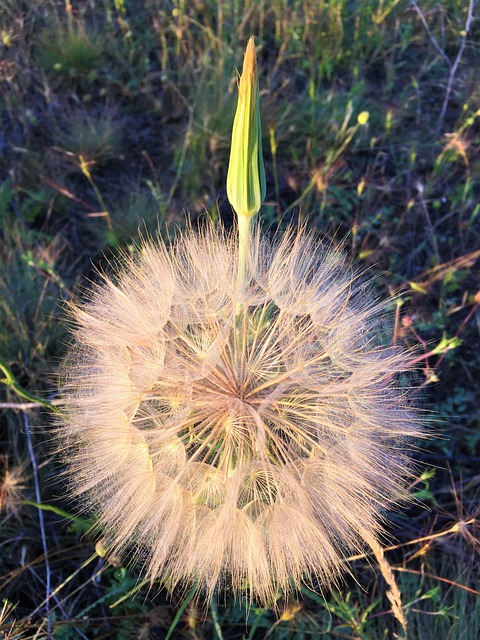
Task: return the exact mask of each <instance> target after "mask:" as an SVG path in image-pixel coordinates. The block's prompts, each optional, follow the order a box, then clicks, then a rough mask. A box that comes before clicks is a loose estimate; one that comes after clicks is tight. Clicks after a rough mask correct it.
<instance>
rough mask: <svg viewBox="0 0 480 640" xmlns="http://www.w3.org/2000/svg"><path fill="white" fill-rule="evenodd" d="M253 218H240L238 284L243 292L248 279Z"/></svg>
mask: <svg viewBox="0 0 480 640" xmlns="http://www.w3.org/2000/svg"><path fill="white" fill-rule="evenodd" d="M252 217H253V216H238V217H237V220H238V272H237V284H238V285H239V287H240V288H241V289H242V290H243V289H244V288H245V283H246V277H247V259H248V253H249V251H250V238H251V222H252Z"/></svg>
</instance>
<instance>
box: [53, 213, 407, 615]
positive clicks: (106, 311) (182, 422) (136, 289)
mask: <svg viewBox="0 0 480 640" xmlns="http://www.w3.org/2000/svg"><path fill="white" fill-rule="evenodd" d="M237 252H238V249H237V245H236V238H235V237H234V236H230V235H229V234H227V233H226V232H224V231H222V230H217V229H214V228H213V227H212V226H210V225H207V227H206V229H205V230H203V231H202V232H200V233H195V232H193V231H192V230H189V231H187V232H185V233H184V234H182V235H179V236H178V238H177V240H176V241H175V242H174V243H173V244H172V246H171V247H169V248H167V247H166V246H165V245H164V244H163V243H162V242H161V241H158V242H157V243H153V242H146V243H144V244H143V246H142V247H141V248H140V250H139V252H138V254H137V255H136V256H135V257H130V258H128V259H127V260H126V264H124V265H123V267H122V268H120V269H119V270H118V272H117V273H116V275H115V276H114V277H113V278H112V279H110V278H108V277H104V278H103V281H102V282H101V283H100V284H99V285H98V286H97V287H96V288H95V289H94V290H93V291H92V292H91V295H90V299H89V300H88V301H87V302H86V303H85V304H83V305H82V306H79V307H76V308H74V309H73V314H74V317H75V320H76V329H75V335H74V342H73V344H72V347H71V351H70V355H69V357H68V358H67V360H66V363H65V367H64V378H65V381H64V389H65V392H64V395H65V403H66V404H65V411H64V415H63V418H62V424H61V425H60V426H59V429H58V435H59V438H60V442H61V449H62V451H63V457H64V461H65V464H66V466H67V468H68V474H69V478H70V483H71V488H72V491H73V493H74V494H75V495H77V496H82V498H83V500H84V503H85V505H86V506H87V507H88V508H89V509H92V510H93V511H94V512H95V513H96V514H97V515H98V517H99V521H100V526H101V529H102V531H103V533H104V535H106V537H107V538H108V540H109V543H110V545H111V548H112V549H114V550H115V551H124V552H129V553H131V554H133V556H134V557H136V558H137V559H139V560H140V562H141V563H142V564H143V567H144V571H145V572H146V574H147V575H149V576H150V577H151V578H152V579H155V578H157V577H160V578H163V579H165V580H167V581H168V583H169V584H170V585H173V586H174V585H176V584H190V583H196V584H198V586H199V589H204V590H206V592H207V594H211V593H212V592H213V590H214V589H216V588H218V587H226V588H232V589H233V591H234V592H235V593H244V592H246V593H247V594H248V595H249V597H250V598H252V599H257V600H259V601H261V602H269V601H270V600H271V599H272V598H274V597H275V595H276V594H277V593H278V591H279V590H282V591H283V592H289V591H290V590H291V589H292V587H299V586H300V585H301V584H302V583H303V582H304V581H305V580H307V581H308V580H309V579H310V578H314V579H315V580H316V581H318V582H320V583H328V582H331V581H332V580H335V579H336V578H337V577H338V575H339V573H340V572H341V571H342V569H343V565H344V558H345V554H346V553H349V552H351V551H352V550H356V549H359V548H360V547H362V546H363V544H364V538H365V532H367V533H368V535H376V534H377V533H378V531H379V530H380V529H381V520H382V517H381V515H380V514H381V513H382V511H383V510H384V509H385V508H386V507H388V506H390V505H391V504H392V503H393V502H394V501H396V500H398V499H399V498H400V497H402V496H403V489H402V487H403V485H404V481H405V478H406V476H407V475H408V463H407V460H406V457H405V455H404V453H403V446H404V441H405V438H406V437H408V436H414V435H416V434H417V432H418V427H417V423H416V419H415V417H414V416H412V414H411V412H410V410H409V409H408V408H407V406H406V403H405V399H404V393H403V392H402V391H401V390H398V389H397V386H398V385H397V377H398V373H399V372H401V371H402V370H404V369H405V368H406V361H407V356H406V354H405V353H403V352H402V351H400V350H398V349H393V348H392V347H391V346H389V345H388V341H387V340H386V338H385V336H384V335H383V332H384V324H385V323H384V319H383V318H384V306H382V305H378V304H376V303H375V302H374V301H373V300H372V297H371V294H370V292H369V287H368V286H367V285H365V282H364V281H363V280H362V279H359V278H357V277H356V276H355V275H354V274H353V273H352V272H351V270H350V269H349V268H348V266H347V265H346V262H345V259H344V256H343V254H342V253H341V252H339V251H337V250H335V249H332V248H324V247H323V246H321V244H320V243H319V242H318V238H317V237H316V236H314V235H309V234H307V233H306V232H305V231H304V230H303V229H300V230H296V231H290V232H288V233H286V234H285V235H284V236H283V237H282V238H281V239H280V240H279V241H278V242H277V243H273V244H270V243H268V242H266V241H263V240H261V239H260V236H259V234H258V233H254V234H253V237H252V243H251V247H250V253H249V255H248V257H247V264H246V269H247V277H246V280H245V281H244V282H242V283H241V286H239V284H238V282H239V281H238V278H237V269H238V255H237Z"/></svg>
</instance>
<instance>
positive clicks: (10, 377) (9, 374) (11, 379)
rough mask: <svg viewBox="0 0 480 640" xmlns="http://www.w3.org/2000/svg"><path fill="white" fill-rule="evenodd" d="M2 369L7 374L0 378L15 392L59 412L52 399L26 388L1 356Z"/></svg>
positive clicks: (0, 380)
mask: <svg viewBox="0 0 480 640" xmlns="http://www.w3.org/2000/svg"><path fill="white" fill-rule="evenodd" d="M0 369H1V370H2V372H3V374H4V375H5V377H4V378H0V382H3V384H5V385H7V387H10V389H12V390H13V391H15V393H16V394H18V395H19V396H20V397H22V398H25V399H26V400H29V401H30V402H37V403H38V404H41V405H42V406H43V407H47V408H48V409H51V410H52V411H53V412H54V413H58V409H57V407H56V406H55V405H54V404H52V403H51V402H50V400H45V399H44V398H40V397H39V396H36V395H34V394H33V393H30V391H27V390H26V389H24V388H23V387H22V386H21V385H20V384H19V383H18V380H17V379H16V377H15V375H14V373H13V371H12V370H11V369H10V367H9V366H8V364H7V363H6V362H5V360H4V359H3V358H1V357H0Z"/></svg>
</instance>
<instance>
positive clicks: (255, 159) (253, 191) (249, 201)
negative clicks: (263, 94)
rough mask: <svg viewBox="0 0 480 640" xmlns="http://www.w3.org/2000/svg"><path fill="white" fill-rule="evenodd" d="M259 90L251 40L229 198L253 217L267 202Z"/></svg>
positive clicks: (234, 135) (241, 87) (240, 86)
mask: <svg viewBox="0 0 480 640" xmlns="http://www.w3.org/2000/svg"><path fill="white" fill-rule="evenodd" d="M258 94H259V89H258V76H257V62H256V57H255V41H254V38H253V36H252V37H251V38H250V40H249V41H248V45H247V49H246V51H245V57H244V59H243V69H242V75H241V77H240V81H239V84H238V104H237V111H236V113H235V120H234V122H233V131H232V145H231V149H230V162H229V165H228V174H227V195H228V199H229V200H230V204H231V205H232V207H233V208H234V209H235V211H236V213H237V215H238V216H239V217H241V216H247V217H248V218H251V217H252V216H253V215H255V214H256V213H258V212H259V211H260V207H261V206H262V202H263V200H264V199H265V191H266V184H265V169H264V167H263V156H262V129H261V124H260V106H259V95H258Z"/></svg>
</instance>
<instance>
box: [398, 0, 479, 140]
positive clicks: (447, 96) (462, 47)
mask: <svg viewBox="0 0 480 640" xmlns="http://www.w3.org/2000/svg"><path fill="white" fill-rule="evenodd" d="M410 2H411V4H412V6H413V8H414V9H415V11H416V12H417V14H418V16H419V18H420V20H421V21H422V23H423V26H424V27H425V31H426V32H427V34H428V37H429V38H430V40H431V42H432V44H433V46H434V47H435V49H436V50H437V51H438V53H439V54H440V55H441V57H442V58H443V59H444V60H445V62H446V63H447V65H448V69H449V76H448V82H447V88H446V90H445V97H444V99H443V104H442V108H441V111H440V116H439V118H438V124H437V130H436V132H435V137H434V139H435V140H438V138H439V137H440V132H441V129H442V125H443V121H444V119H445V114H446V112H447V108H448V103H449V101H450V94H451V92H452V88H453V83H454V81H455V75H456V73H457V69H458V65H459V64H460V61H461V59H462V56H463V52H464V51H465V46H466V44H467V37H468V32H469V31H470V26H471V24H472V18H473V7H474V0H469V3H468V14H467V19H466V22H465V28H464V30H463V35H462V41H461V43H460V47H459V49H458V53H457V56H456V58H455V60H454V62H453V63H452V61H451V60H450V58H449V57H448V56H447V54H446V53H445V51H444V50H443V49H442V47H441V46H440V45H439V44H438V42H437V40H436V38H435V36H434V35H433V33H432V32H431V30H430V27H429V26H428V22H427V20H426V18H425V16H424V14H423V12H422V10H421V9H420V7H419V6H418V4H417V3H416V2H415V0H410Z"/></svg>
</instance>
